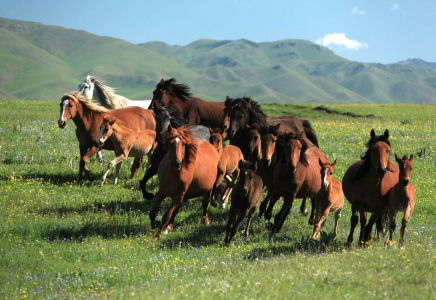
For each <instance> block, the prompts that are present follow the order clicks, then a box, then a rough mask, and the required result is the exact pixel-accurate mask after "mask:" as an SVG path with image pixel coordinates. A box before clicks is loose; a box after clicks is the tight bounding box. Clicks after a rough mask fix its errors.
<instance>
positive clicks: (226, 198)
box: [222, 169, 239, 209]
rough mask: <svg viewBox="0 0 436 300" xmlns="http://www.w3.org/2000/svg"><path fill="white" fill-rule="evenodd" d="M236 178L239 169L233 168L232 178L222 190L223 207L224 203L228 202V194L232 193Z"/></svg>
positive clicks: (223, 206)
mask: <svg viewBox="0 0 436 300" xmlns="http://www.w3.org/2000/svg"><path fill="white" fill-rule="evenodd" d="M238 178H239V169H237V170H235V172H233V173H232V180H231V181H230V182H229V184H228V185H227V186H226V189H225V191H224V197H223V203H222V208H223V209H224V208H225V207H226V204H227V203H229V198H230V194H231V193H232V191H233V187H234V186H235V184H236V180H237V179H238ZM226 179H227V178H226Z"/></svg>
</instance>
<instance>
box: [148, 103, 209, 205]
mask: <svg viewBox="0 0 436 300" xmlns="http://www.w3.org/2000/svg"><path fill="white" fill-rule="evenodd" d="M153 114H154V118H155V120H156V140H157V146H156V149H155V150H154V151H153V154H152V155H151V158H150V161H149V165H148V168H147V171H146V172H145V174H144V177H143V178H142V179H141V181H140V183H139V187H140V189H141V191H142V195H143V197H144V199H147V200H151V199H153V197H154V195H153V194H152V193H150V192H148V191H147V182H148V180H150V178H152V177H153V176H154V175H156V174H157V171H158V167H159V164H160V162H161V160H162V158H163V157H164V156H165V155H166V152H165V150H164V149H163V146H162V134H163V132H164V130H166V129H167V128H168V125H170V124H171V126H172V127H173V128H179V127H181V126H183V125H186V124H187V123H188V121H187V120H186V119H184V118H183V117H182V116H181V113H180V111H179V110H178V109H177V107H175V106H174V105H172V104H170V105H167V106H162V107H155V108H154V109H153ZM187 128H188V129H189V130H191V131H192V137H193V138H194V139H196V140H203V141H209V137H210V133H209V129H208V128H207V127H205V126H202V125H191V126H187Z"/></svg>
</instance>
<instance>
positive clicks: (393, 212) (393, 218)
mask: <svg viewBox="0 0 436 300" xmlns="http://www.w3.org/2000/svg"><path fill="white" fill-rule="evenodd" d="M396 218H397V210H396V209H395V208H394V207H391V208H390V209H389V233H388V234H387V236H388V237H387V238H386V241H385V247H386V246H390V245H391V241H392V236H393V235H394V232H395V228H396V227H397V225H396V224H395V221H396Z"/></svg>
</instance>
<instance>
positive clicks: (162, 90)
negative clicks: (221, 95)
mask: <svg viewBox="0 0 436 300" xmlns="http://www.w3.org/2000/svg"><path fill="white" fill-rule="evenodd" d="M170 103H172V104H174V105H175V106H176V107H177V109H178V110H180V111H181V112H182V116H183V118H185V119H187V120H188V124H189V125H203V126H206V127H211V128H216V127H219V126H220V124H221V120H222V119H223V114H224V103H223V102H207V101H204V100H203V99H200V98H196V97H192V94H191V92H190V88H189V86H187V85H185V84H178V83H176V79H174V78H171V79H168V80H163V79H162V80H161V81H160V82H159V83H158V84H157V86H156V89H155V90H154V91H153V99H152V100H151V104H150V107H149V108H152V109H153V108H155V107H161V106H167V105H169V104H170Z"/></svg>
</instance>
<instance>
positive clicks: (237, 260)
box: [0, 100, 436, 299]
mask: <svg viewBox="0 0 436 300" xmlns="http://www.w3.org/2000/svg"><path fill="white" fill-rule="evenodd" d="M315 107H316V105H264V106H263V109H264V110H265V111H266V112H267V113H268V114H269V115H279V114H285V113H292V114H296V115H298V116H300V117H302V118H306V119H309V120H310V121H311V123H312V126H313V127H314V128H315V129H316V131H317V135H318V139H319V141H320V146H321V148H322V149H323V150H324V151H325V153H326V154H327V156H328V157H329V158H330V159H331V160H334V159H338V166H337V168H336V169H335V170H336V171H335V177H336V178H338V179H342V176H343V174H344V172H345V170H346V169H347V167H348V166H349V165H350V164H351V163H352V162H354V161H355V160H356V159H358V157H359V155H360V154H362V153H363V152H364V147H365V144H366V142H367V140H368V138H369V132H370V130H371V129H372V128H374V129H375V130H376V132H377V133H379V134H380V133H382V132H383V131H384V130H385V129H386V128H388V129H389V131H390V134H391V141H392V146H393V153H395V152H396V153H397V154H398V155H400V156H402V155H404V154H411V153H413V154H414V156H415V157H416V159H415V160H414V166H413V173H412V182H413V183H414V185H415V187H416V190H417V204H416V207H415V211H414V214H413V215H412V219H411V221H410V223H409V227H408V232H407V236H406V244H405V247H404V248H403V249H398V248H397V247H396V245H397V244H396V243H395V244H394V246H393V247H391V248H388V249H386V248H384V247H383V242H384V241H383V240H380V241H371V244H370V246H369V247H367V248H359V247H357V245H356V244H355V245H354V246H353V247H352V248H350V249H347V248H345V246H344V244H345V241H346V237H347V235H348V231H349V219H350V205H349V203H348V202H346V204H345V208H344V211H343V213H342V219H341V220H340V222H339V229H338V236H337V237H336V238H335V239H333V240H332V239H330V238H329V236H328V235H327V234H326V233H324V232H323V233H322V235H321V240H320V242H319V243H310V242H309V238H310V235H311V233H312V230H313V228H312V227H311V226H309V225H308V224H307V218H306V217H303V216H300V215H299V213H298V206H299V205H300V203H301V200H297V201H296V203H295V205H294V207H293V209H292V213H291V215H290V216H289V217H288V218H287V220H286V221H285V224H284V226H283V229H282V231H281V232H280V233H279V234H278V235H277V236H276V237H275V238H274V239H271V237H270V235H269V232H268V231H267V229H266V228H265V225H264V222H263V220H257V219H256V220H255V221H254V222H252V228H251V231H250V232H251V236H250V237H249V238H248V239H242V238H241V235H240V234H241V232H242V230H243V229H244V228H241V230H240V233H238V234H237V236H236V237H235V240H234V242H232V244H231V246H230V247H229V248H228V249H226V248H223V247H222V241H223V239H224V236H225V224H226V222H227V217H228V216H227V214H228V208H226V210H224V211H222V210H220V209H217V208H212V207H210V208H209V210H208V211H209V216H210V220H211V224H210V225H209V226H202V225H201V223H200V219H201V201H200V200H199V199H192V200H190V201H188V203H186V204H185V205H184V207H183V210H182V211H181V212H180V214H179V215H178V217H177V218H176V224H175V229H174V231H173V232H172V233H171V234H169V235H166V236H165V235H164V236H163V237H162V240H161V241H159V242H153V237H154V234H155V233H156V232H155V231H154V230H152V229H151V228H150V222H149V219H148V211H149V210H150V208H151V205H152V203H151V201H144V200H143V199H142V196H141V192H140V191H139V190H138V185H139V179H140V178H141V177H142V176H143V174H144V168H142V169H141V171H140V173H139V178H137V179H135V180H134V181H130V180H128V177H129V165H130V164H131V162H132V160H129V161H128V162H127V163H125V164H124V165H123V167H122V170H121V171H122V172H121V176H120V180H119V184H118V185H117V186H114V185H112V184H111V183H109V182H111V179H112V178H113V172H112V173H110V174H109V178H108V180H107V182H108V183H107V184H105V185H104V186H103V187H101V188H99V187H97V186H96V184H94V183H90V182H88V181H86V182H84V184H83V185H82V186H79V187H78V186H75V185H74V182H75V179H76V176H77V170H78V145H77V144H78V143H77V141H76V137H75V133H74V124H73V123H69V124H68V126H67V128H66V129H65V130H61V129H59V128H58V127H57V124H56V122H57V119H58V117H59V116H58V114H59V106H58V103H57V102H36V101H21V100H14V101H11V100H1V101H0V110H1V111H2V114H1V115H0V298H4V299H20V298H27V299H70V298H72V299H75V298H87V299H107V298H110V299H151V298H155V299H174V298H176V299H178V298H189V299H191V298H195V299H205V298H208V299H223V298H224V299H254V298H256V299H257V298H262V299H277V298H296V299H316V298H321V297H322V298H323V299H337V298H340V299H344V298H345V299H361V298H369V299H375V298H376V299H379V298H386V299H398V298H400V299H411V298H413V299H418V298H419V299H430V298H434V293H435V292H436V291H435V282H436V275H435V272H434V269H435V267H436V248H435V246H436V244H435V243H436V241H435V236H436V235H435V228H434V224H435V223H436V217H435V216H436V208H435V205H434V198H435V181H434V174H435V173H436V170H435V169H436V158H435V150H436V149H435V145H436V142H435V141H434V136H435V134H436V129H435V125H436V124H435V117H434V116H435V115H436V106H419V105H325V107H327V108H329V109H331V110H335V111H339V112H342V113H345V112H352V113H354V114H358V115H369V114H372V115H374V116H373V117H367V118H351V117H347V116H342V115H332V114H326V113H323V112H319V111H314V110H313V108H315ZM104 155H105V158H106V161H108V160H109V159H111V158H112V157H113V154H112V153H109V152H104ZM392 155H393V154H392ZM89 167H90V168H91V169H92V170H93V171H94V173H95V174H96V175H98V176H101V175H102V174H103V172H104V170H105V168H106V165H105V164H101V163H100V162H98V161H97V160H95V159H92V160H91V161H90V163H89ZM156 185H157V179H154V180H152V182H151V183H150V185H149V188H151V189H153V188H154V189H156ZM168 202H169V201H168V200H167V201H164V203H163V208H162V211H165V209H166V208H167V207H168V205H169V203H168ZM280 205H281V203H280V202H279V203H278V204H277V207H276V208H275V211H274V213H276V212H277V211H278V209H279V208H280ZM161 217H162V212H160V214H159V215H158V218H161ZM401 217H402V215H401V214H400V218H401ZM333 219H334V218H333V217H332V216H330V217H329V218H328V219H327V223H326V227H325V228H324V229H325V230H326V231H327V232H329V231H330V230H331V229H332V228H333ZM399 224H400V221H398V225H399ZM356 231H357V232H358V231H359V228H357V229H356ZM356 234H357V233H356ZM398 239H399V233H398V232H397V233H396V234H395V236H394V241H395V242H397V241H398ZM355 240H357V236H355Z"/></svg>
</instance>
